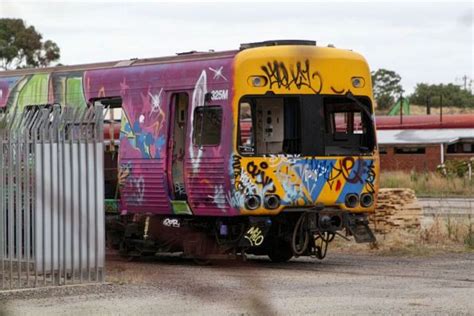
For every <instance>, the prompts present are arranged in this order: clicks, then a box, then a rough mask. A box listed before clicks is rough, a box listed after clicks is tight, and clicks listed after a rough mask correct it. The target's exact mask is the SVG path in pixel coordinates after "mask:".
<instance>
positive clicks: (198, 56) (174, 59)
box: [0, 50, 238, 78]
mask: <svg viewBox="0 0 474 316" xmlns="http://www.w3.org/2000/svg"><path fill="white" fill-rule="evenodd" d="M237 53H238V50H227V51H221V52H213V51H210V52H196V51H190V52H185V53H178V54H176V56H165V57H153V58H132V59H126V60H116V61H107V62H100V63H90V64H79V65H70V66H55V67H44V68H25V69H17V70H7V71H0V78H1V77H13V76H21V75H30V74H36V73H53V72H55V73H57V72H70V71H84V70H93V69H107V68H120V67H133V66H143V65H153V64H166V63H178V62H189V61H200V60H210V59H220V58H228V57H233V56H235V54H237Z"/></svg>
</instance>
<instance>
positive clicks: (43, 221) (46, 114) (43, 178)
mask: <svg viewBox="0 0 474 316" xmlns="http://www.w3.org/2000/svg"><path fill="white" fill-rule="evenodd" d="M42 112H43V116H42V118H43V125H42V129H41V146H40V147H41V171H40V173H41V182H42V185H41V206H42V207H41V235H42V239H41V241H42V245H41V250H40V252H41V259H42V261H43V262H42V263H43V265H42V268H43V275H42V276H43V285H46V282H47V280H46V216H45V215H46V206H45V204H46V203H45V202H46V190H45V189H46V172H45V171H46V170H45V169H46V162H45V159H46V157H45V156H46V153H45V152H46V138H47V134H48V128H49V122H48V118H49V110H47V109H44V110H43V111H42Z"/></svg>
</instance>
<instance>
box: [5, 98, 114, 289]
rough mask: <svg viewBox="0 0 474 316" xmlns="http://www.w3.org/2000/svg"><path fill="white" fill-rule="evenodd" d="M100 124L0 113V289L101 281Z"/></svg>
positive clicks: (93, 115)
mask: <svg viewBox="0 0 474 316" xmlns="http://www.w3.org/2000/svg"><path fill="white" fill-rule="evenodd" d="M103 117H104V114H103V107H102V106H97V107H90V108H72V107H60V106H59V105H52V106H50V105H45V106H31V107H25V108H24V109H23V110H22V111H19V110H11V111H9V112H5V113H0V290H9V289H16V288H30V287H38V286H51V285H64V284H69V283H71V284H72V283H85V282H102V281H103V280H104V277H105V275H104V262H105V233H104V204H103V203H104V202H103V201H104V188H103V183H104V180H103V177H104V175H103V159H104V158H103V153H104V151H103Z"/></svg>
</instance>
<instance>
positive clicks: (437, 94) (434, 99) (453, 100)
mask: <svg viewBox="0 0 474 316" xmlns="http://www.w3.org/2000/svg"><path fill="white" fill-rule="evenodd" d="M441 99H442V102H443V106H456V107H474V95H473V94H472V92H471V91H470V90H465V89H462V88H461V87H459V86H458V85H455V84H452V83H448V84H431V85H430V84H426V83H418V84H417V85H416V87H415V91H414V92H413V94H412V95H411V96H410V102H411V103H413V104H427V103H428V102H429V103H430V104H431V105H432V106H435V107H437V106H439V105H440V104H441Z"/></svg>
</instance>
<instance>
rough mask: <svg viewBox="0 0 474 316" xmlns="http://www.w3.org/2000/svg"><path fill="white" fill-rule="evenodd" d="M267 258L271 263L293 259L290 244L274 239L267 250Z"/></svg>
mask: <svg viewBox="0 0 474 316" xmlns="http://www.w3.org/2000/svg"><path fill="white" fill-rule="evenodd" d="M268 257H269V258H270V260H271V261H272V262H287V261H289V260H290V259H291V258H293V249H292V248H291V244H290V243H289V242H286V241H284V240H281V239H276V240H275V241H274V242H273V243H272V245H271V247H270V249H269V250H268Z"/></svg>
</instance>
